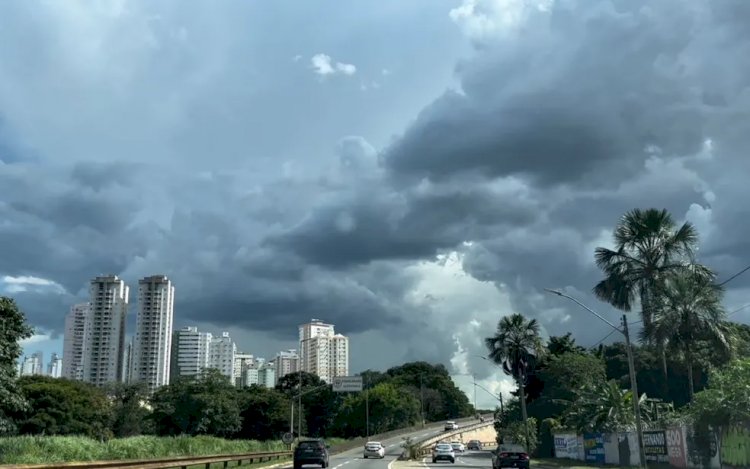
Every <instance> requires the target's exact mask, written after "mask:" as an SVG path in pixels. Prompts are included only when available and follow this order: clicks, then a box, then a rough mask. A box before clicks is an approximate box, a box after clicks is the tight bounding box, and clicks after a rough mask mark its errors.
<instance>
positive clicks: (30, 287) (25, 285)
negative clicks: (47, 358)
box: [0, 275, 65, 294]
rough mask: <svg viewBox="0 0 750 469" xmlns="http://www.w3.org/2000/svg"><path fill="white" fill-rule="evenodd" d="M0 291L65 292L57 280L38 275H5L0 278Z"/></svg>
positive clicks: (11, 292)
mask: <svg viewBox="0 0 750 469" xmlns="http://www.w3.org/2000/svg"><path fill="white" fill-rule="evenodd" d="M0 291H4V292H5V293H8V294H13V293H22V292H39V293H60V294H64V293H65V288H63V286H62V285H60V284H59V283H57V282H54V281H52V280H47V279H44V278H40V277H33V276H29V275H21V276H18V277H12V276H10V275H5V276H3V277H2V278H0Z"/></svg>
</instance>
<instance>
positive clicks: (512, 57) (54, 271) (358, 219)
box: [0, 0, 750, 407]
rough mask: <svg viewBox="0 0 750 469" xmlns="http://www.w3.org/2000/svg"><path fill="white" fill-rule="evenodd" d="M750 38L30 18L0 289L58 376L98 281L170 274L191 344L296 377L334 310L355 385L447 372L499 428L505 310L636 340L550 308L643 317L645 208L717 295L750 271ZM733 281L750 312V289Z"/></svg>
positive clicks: (485, 10) (294, 19)
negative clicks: (77, 313) (694, 246)
mask: <svg viewBox="0 0 750 469" xmlns="http://www.w3.org/2000/svg"><path fill="white" fill-rule="evenodd" d="M748 23H750V3H748V2H747V1H745V0H722V1H717V2H705V1H698V0H664V1H660V2H649V1H646V0H599V1H597V2H591V1H588V0H410V1H408V2H404V1H400V0H391V1H382V0H379V1H377V2H376V1H372V0H360V1H357V2H340V1H333V0H316V1H315V2H291V1H285V0H277V1H274V2H218V3H217V2H207V1H203V2H201V1H195V2H189V3H185V2H180V1H177V0H162V1H158V2H154V1H145V0H144V1H128V0H117V1H115V0H113V1H104V0H100V1H94V2H83V1H73V0H71V1H66V2H24V1H15V2H4V3H3V4H2V6H0V294H5V295H11V296H13V297H14V298H16V300H17V301H18V303H19V305H20V306H21V308H22V309H23V311H24V312H25V313H26V315H27V318H28V320H29V321H30V322H31V324H33V326H34V327H35V329H36V334H35V336H34V337H32V338H31V339H29V340H27V341H25V343H24V347H25V351H26V353H31V352H34V351H36V350H42V351H44V352H45V356H46V357H49V354H50V353H52V352H58V353H61V352H62V340H61V331H62V328H63V323H64V317H65V315H66V313H67V312H68V309H69V307H70V306H71V305H72V304H74V303H77V302H81V301H84V300H85V296H86V288H87V282H88V281H89V279H90V278H92V277H93V276H96V275H100V274H116V275H119V276H120V277H121V278H123V279H125V281H126V282H127V283H128V284H129V285H130V286H131V296H133V297H135V295H134V293H135V287H136V285H137V281H138V279H139V278H141V277H144V276H146V275H152V274H166V275H168V276H169V277H170V279H172V281H173V282H174V284H175V288H176V304H175V327H182V326H185V325H197V326H199V327H200V328H202V329H205V330H207V331H210V332H214V333H218V332H221V331H229V332H230V333H231V334H232V336H233V337H234V338H235V339H236V341H237V342H238V345H239V347H240V349H242V350H243V351H246V352H249V353H254V354H256V355H260V356H264V355H265V356H270V355H272V354H274V353H275V352H276V351H279V350H285V349H288V348H295V347H296V343H295V341H296V336H297V326H298V325H299V324H301V323H304V322H306V321H308V320H309V319H311V318H320V319H323V320H324V321H327V322H330V323H333V324H335V325H336V328H337V331H338V332H341V333H344V334H346V335H348V336H349V337H350V341H351V370H352V372H356V371H360V370H363V369H367V368H370V369H386V368H388V367H390V366H393V365H397V364H400V363H403V362H405V361H410V360H427V361H430V362H434V363H443V364H445V365H446V366H448V367H449V368H450V370H451V372H452V373H453V374H454V375H455V379H456V381H457V382H458V383H459V385H460V386H461V388H462V389H464V390H465V391H467V394H469V396H470V399H472V400H473V385H472V381H473V379H474V378H472V375H474V376H475V377H476V380H477V383H479V384H480V385H481V386H482V387H483V388H485V389H487V390H489V392H488V391H485V390H481V389H480V390H478V392H477V404H478V405H479V406H480V407H493V406H494V405H495V404H496V400H495V398H494V397H493V396H492V395H491V394H490V393H496V392H498V391H503V392H506V393H507V392H509V391H510V390H511V389H512V388H513V386H512V384H511V383H510V382H509V381H508V378H507V377H505V376H503V375H502V373H501V372H500V371H499V370H498V369H497V368H496V367H494V366H493V365H492V364H490V363H488V362H486V361H485V360H482V359H481V356H483V355H486V350H485V349H484V345H483V338H484V337H487V336H488V335H491V334H492V333H493V331H494V330H495V327H496V325H497V322H498V320H499V319H500V318H501V317H503V316H504V315H507V314H510V313H513V312H520V313H523V314H525V315H527V316H529V317H533V318H536V319H537V320H538V321H539V323H540V324H541V327H542V333H543V335H544V336H545V337H547V336H549V335H560V334H564V333H566V332H568V331H570V332H572V333H573V335H574V337H575V338H576V339H577V341H578V342H579V343H580V344H582V345H584V346H591V345H594V344H596V343H598V342H599V341H601V340H602V339H603V338H605V336H607V335H608V334H609V333H610V332H611V330H610V329H609V326H607V325H606V324H604V323H602V322H599V321H597V320H596V319H595V318H592V317H591V316H590V315H589V314H588V313H587V312H586V311H584V310H582V309H580V308H579V307H577V306H576V305H575V304H573V303H571V302H567V301H565V300H564V299H562V298H559V297H554V296H551V295H549V294H547V293H545V292H544V290H543V289H544V288H560V289H563V290H564V291H565V292H566V293H568V294H570V295H572V296H575V297H576V298H578V299H579V300H580V301H582V302H584V303H585V304H587V305H589V306H591V307H592V308H594V309H596V310H597V311H599V312H601V314H603V315H604V316H605V317H607V318H608V319H609V320H611V321H617V318H618V317H619V315H620V314H621V313H619V312H618V311H616V310H613V309H612V308H611V307H609V306H608V305H606V304H604V303H601V302H599V301H597V300H596V299H595V298H594V297H593V296H592V295H591V293H590V292H591V288H592V287H593V285H594V284H595V283H596V282H597V281H598V280H600V279H601V277H602V274H601V272H599V271H598V270H597V268H596V266H595V264H594V262H593V254H594V249H595V248H596V247H597V246H605V247H609V246H611V230H612V228H613V227H614V226H615V224H616V223H617V221H618V219H619V218H620V217H621V216H622V214H623V213H624V212H626V211H627V210H630V209H633V208H636V207H638V208H651V207H655V208H666V209H668V210H669V211H670V212H671V213H672V214H673V216H674V218H675V219H676V220H677V221H678V222H680V223H681V222H683V221H690V222H692V223H694V224H695V226H696V227H697V228H698V230H699V232H700V235H701V245H700V251H699V253H698V255H699V260H700V261H701V262H703V263H705V264H707V265H708V266H710V267H712V268H713V269H715V271H716V272H717V274H718V277H719V280H722V279H725V278H729V277H730V276H731V275H733V274H734V273H736V272H738V271H740V270H742V269H743V268H744V267H746V266H747V265H748V264H750V236H748V226H750V222H749V221H748V220H749V219H750V206H747V205H744V201H747V200H748V195H750V190H749V189H748V179H747V175H748V174H750V158H749V157H748V156H747V148H749V147H750V145H749V144H750V91H749V90H750V86H749V85H750V63H748V62H750V29H748V28H747V27H746V25H747V24H748ZM727 288H728V290H727V294H726V299H725V303H726V308H727V310H729V311H735V310H736V309H738V308H741V307H742V306H744V305H745V304H747V303H748V302H750V275H746V276H740V277H738V278H736V279H735V280H732V282H730V283H729V284H727ZM134 313H135V309H134V308H133V309H132V312H131V314H130V316H131V317H130V319H129V324H130V325H131V330H132V325H133V324H134V316H135V314H134ZM731 317H732V319H734V320H737V321H740V322H746V323H747V322H750V308H748V309H743V310H740V311H738V312H736V313H734V314H733V315H732V316H731ZM615 338H616V337H615V336H610V337H608V338H607V339H605V340H614V339H615Z"/></svg>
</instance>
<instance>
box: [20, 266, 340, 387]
mask: <svg viewBox="0 0 750 469" xmlns="http://www.w3.org/2000/svg"><path fill="white" fill-rule="evenodd" d="M129 293H130V287H129V286H128V285H127V284H126V282H125V281H124V280H123V279H121V278H119V277H118V276H117V275H100V276H97V277H94V278H93V279H91V281H90V283H89V299H88V301H87V302H85V303H77V304H74V305H72V306H71V307H70V309H69V311H68V313H67V315H66V318H65V333H64V336H63V351H62V357H60V356H59V354H58V353H56V352H55V353H53V354H52V358H51V360H50V363H49V364H48V366H47V372H46V373H45V371H44V367H43V366H44V365H43V352H41V351H38V352H34V353H33V354H32V355H30V356H22V358H21V360H20V363H19V372H20V374H21V375H36V374H38V375H44V374H47V375H49V376H53V377H66V378H69V379H77V380H81V381H85V382H89V383H91V384H93V385H95V386H105V385H107V384H109V383H113V382H125V383H144V384H145V385H146V388H147V390H148V391H149V392H153V391H155V390H156V389H158V388H159V387H161V386H163V385H166V384H169V382H170V380H173V379H176V378H177V377H180V376H195V375H197V374H199V373H201V372H202V371H203V370H205V369H209V368H213V369H216V370H218V371H219V373H221V374H222V375H224V376H226V377H227V378H228V379H229V380H230V382H232V383H233V384H235V385H237V386H249V385H252V384H260V385H264V386H269V387H272V386H274V385H275V384H276V382H277V381H278V379H280V378H282V377H283V376H285V375H287V374H290V373H294V372H297V371H307V372H309V373H313V374H315V375H317V376H319V377H320V378H321V379H323V380H324V381H326V382H331V381H332V379H333V378H334V377H336V376H346V375H347V374H348V372H349V340H348V338H347V337H345V336H343V335H342V334H340V333H338V334H337V333H335V330H334V325H332V324H326V323H324V322H322V321H321V320H319V319H311V320H310V322H309V323H306V324H301V325H298V326H297V327H298V331H299V348H298V349H292V348H288V349H286V350H280V351H277V352H276V353H275V354H273V355H272V358H270V359H268V360H266V359H265V358H262V357H260V356H258V355H255V354H253V353H249V352H247V351H243V350H240V349H238V346H237V343H236V342H235V341H234V339H233V338H232V337H231V335H230V333H229V332H227V331H222V332H221V334H220V335H213V334H212V333H210V332H204V331H199V330H198V327H197V326H185V327H182V328H179V329H174V327H173V323H174V316H175V312H174V300H175V286H174V285H173V283H172V281H171V280H170V279H169V278H168V277H167V276H166V275H161V274H159V275H150V276H147V277H143V278H141V279H140V280H139V281H138V295H137V302H136V303H135V305H132V304H131V302H130V296H129ZM133 307H134V309H135V310H136V318H135V329H134V332H132V333H128V332H129V331H128V330H127V327H126V324H127V322H128V321H127V315H128V312H129V310H130V309H132V308H133ZM66 358H67V360H66Z"/></svg>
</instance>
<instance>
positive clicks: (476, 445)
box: [466, 440, 482, 451]
mask: <svg viewBox="0 0 750 469" xmlns="http://www.w3.org/2000/svg"><path fill="white" fill-rule="evenodd" d="M466 449H468V450H469V451H479V450H481V449H482V442H481V441H479V440H470V441H469V442H468V443H466Z"/></svg>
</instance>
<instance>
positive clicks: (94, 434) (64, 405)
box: [17, 376, 112, 438]
mask: <svg viewBox="0 0 750 469" xmlns="http://www.w3.org/2000/svg"><path fill="white" fill-rule="evenodd" d="M18 384H19V387H20V388H21V391H22V392H23V395H24V397H25V398H26V400H27V401H28V402H29V407H28V408H27V410H26V411H25V412H23V413H21V414H20V415H19V416H18V417H17V418H18V430H19V432H21V433H25V434H32V435H41V434H44V435H86V436H89V437H91V438H108V437H109V436H111V431H110V425H111V423H112V405H111V404H110V401H109V399H107V395H106V394H105V393H104V391H103V390H101V389H99V388H96V387H94V386H92V385H90V384H87V383H83V382H81V381H72V380H68V379H59V378H58V379H56V378H50V377H47V376H24V377H22V378H20V379H19V380H18Z"/></svg>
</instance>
